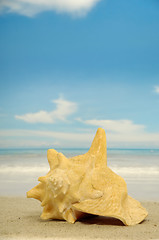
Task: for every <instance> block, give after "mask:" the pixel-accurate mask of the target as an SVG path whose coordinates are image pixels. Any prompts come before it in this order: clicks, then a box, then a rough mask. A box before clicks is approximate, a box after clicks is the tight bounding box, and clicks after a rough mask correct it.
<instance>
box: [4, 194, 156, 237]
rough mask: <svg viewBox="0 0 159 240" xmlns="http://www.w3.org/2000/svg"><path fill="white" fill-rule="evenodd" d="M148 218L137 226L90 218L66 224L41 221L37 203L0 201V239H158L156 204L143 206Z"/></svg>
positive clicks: (8, 198) (12, 200)
mask: <svg viewBox="0 0 159 240" xmlns="http://www.w3.org/2000/svg"><path fill="white" fill-rule="evenodd" d="M142 204H143V206H144V207H146V209H147V210H148V212H149V215H148V217H147V218H146V220H145V221H143V222H142V223H141V224H138V225H136V226H129V227H128V226H124V225H123V224H122V223H121V222H120V221H119V220H117V219H113V218H105V217H91V218H87V219H83V220H82V221H78V222H76V223H75V224H69V223H67V222H65V221H43V220H41V219H40V214H41V212H42V207H41V206H40V202H38V201H37V200H34V199H27V198H24V197H0V212H1V215H0V226H1V227H0V239H4V240H5V239H32V240H33V239H34V240H36V239H48V240H49V239H57V240H59V239H66V240H67V239H106V240H107V239H110V240H111V239H112V240H113V239H140V240H141V239H144V240H146V239H159V202H142Z"/></svg>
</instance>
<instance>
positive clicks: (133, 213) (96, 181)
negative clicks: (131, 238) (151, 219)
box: [27, 128, 148, 225]
mask: <svg viewBox="0 0 159 240" xmlns="http://www.w3.org/2000/svg"><path fill="white" fill-rule="evenodd" d="M47 158H48V162H49V165H50V171H49V172H48V174H47V175H46V176H43V177H39V179H38V180H39V181H40V183H39V184H38V185H37V186H36V187H34V188H33V189H31V190H30V191H28V192H27V197H28V198H35V199H38V200H40V201H41V202H42V203H41V206H42V207H43V213H42V215H41V218H42V219H64V220H66V221H68V222H70V223H74V222H75V221H76V220H77V219H79V218H81V217H83V216H85V215H87V214H94V215H100V216H108V217H114V218H117V219H120V220H121V221H122V222H123V223H124V224H125V225H135V224H137V223H140V222H141V221H143V220H144V219H145V218H146V216H147V214H148V213H147V211H146V209H145V208H144V207H142V205H141V204H140V202H138V201H137V200H135V199H133V198H132V197H130V196H128V193H127V186H126V183H125V181H124V179H123V178H122V177H120V176H118V175H117V174H116V173H114V172H113V171H112V170H111V169H110V168H108V167H107V154H106V136H105V131H104V130H103V129H102V128H99V129H98V130H97V133H96V136H95V138H94V140H93V142H92V145H91V148H90V149H89V151H88V152H87V153H85V154H83V155H79V156H76V157H72V158H66V157H65V156H64V155H63V154H62V153H58V152H57V151H55V150H54V149H49V150H48V152H47Z"/></svg>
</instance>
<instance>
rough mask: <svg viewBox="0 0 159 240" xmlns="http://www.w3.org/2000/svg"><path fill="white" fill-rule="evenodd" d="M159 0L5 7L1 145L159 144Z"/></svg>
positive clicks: (51, 0)
mask: <svg viewBox="0 0 159 240" xmlns="http://www.w3.org/2000/svg"><path fill="white" fill-rule="evenodd" d="M158 29H159V3H158V1H156V0H141V1H137V0H133V1H132V0H130V1H126V0H121V1H117V0H107V1H106V0H85V1H83V0H78V1H76V2H75V1H73V0H65V1H64V0H59V1H55V0H45V1H44V0H37V1H35V0H32V1H30V0H24V1H17V0H12V1H11V0H6V1H1V3H0V31H1V37H0V147H1V148H4V147H6V148H12V147H89V146H90V143H91V141H92V138H93V136H94V134H95V132H96V130H97V128H98V127H103V128H104V129H105V130H106V134H107V144H108V147H122V148H124V147H135V148H136V147H137V148H140V147H142V148H149V147H150V148H159V110H158V109H159V107H158V106H159V31H158Z"/></svg>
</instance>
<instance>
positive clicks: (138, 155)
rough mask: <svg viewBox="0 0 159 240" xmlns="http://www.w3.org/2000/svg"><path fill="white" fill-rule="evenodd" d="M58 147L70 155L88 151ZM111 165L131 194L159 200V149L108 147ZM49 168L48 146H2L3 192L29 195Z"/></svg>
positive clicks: (0, 175)
mask: <svg viewBox="0 0 159 240" xmlns="http://www.w3.org/2000/svg"><path fill="white" fill-rule="evenodd" d="M56 150H57V151H59V152H62V153H63V154H64V155H66V156H67V157H72V156H76V155H80V154H84V153H86V152H87V151H88V149H56ZM107 165H108V167H110V168H111V169H112V170H113V171H114V172H115V173H117V174H118V175H120V176H122V177H123V178H124V179H125V181H126V183H127V188H128V194H129V195H130V196H132V197H134V198H136V199H138V200H141V201H143V200H144V201H159V149H108V150H107ZM48 170H49V164H48V161H47V149H0V195H1V196H26V192H27V191H28V190H30V189H31V188H32V187H34V186H35V185H37V184H38V180H37V179H38V177H39V176H44V175H45V174H46V173H47V172H48Z"/></svg>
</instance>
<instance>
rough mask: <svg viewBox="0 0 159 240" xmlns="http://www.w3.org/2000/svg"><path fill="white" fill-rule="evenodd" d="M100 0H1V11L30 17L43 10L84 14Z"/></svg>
mask: <svg viewBox="0 0 159 240" xmlns="http://www.w3.org/2000/svg"><path fill="white" fill-rule="evenodd" d="M99 1H100V0H1V1H0V12H1V13H6V12H7V13H10V12H13V13H18V14H21V15H25V16H28V17H32V16H34V15H36V14H38V13H40V12H43V11H56V12H60V13H62V12H66V13H70V14H76V15H85V14H86V13H87V12H88V11H89V10H90V9H91V8H92V7H94V6H95V5H96V4H97V3H98V2H99Z"/></svg>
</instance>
